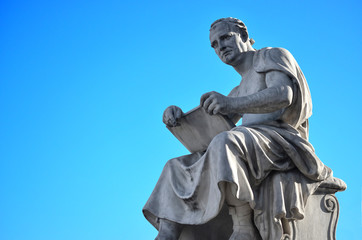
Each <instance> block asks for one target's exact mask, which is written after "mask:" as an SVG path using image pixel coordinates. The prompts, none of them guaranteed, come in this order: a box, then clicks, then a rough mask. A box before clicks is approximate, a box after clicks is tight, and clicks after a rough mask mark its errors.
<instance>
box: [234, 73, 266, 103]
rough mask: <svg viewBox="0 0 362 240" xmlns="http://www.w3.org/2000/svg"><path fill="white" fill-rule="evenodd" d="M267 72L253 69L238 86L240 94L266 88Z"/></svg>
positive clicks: (244, 94)
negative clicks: (258, 71)
mask: <svg viewBox="0 0 362 240" xmlns="http://www.w3.org/2000/svg"><path fill="white" fill-rule="evenodd" d="M266 87H267V86H266V83H265V74H263V73H257V72H255V71H251V72H250V73H248V74H247V75H246V76H245V77H244V78H243V79H242V81H241V83H240V85H239V88H238V96H240V97H241V96H247V95H250V94H253V93H257V92H260V91H261V90H264V89H265V88H266Z"/></svg>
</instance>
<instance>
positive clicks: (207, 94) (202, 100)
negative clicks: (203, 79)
mask: <svg viewBox="0 0 362 240" xmlns="http://www.w3.org/2000/svg"><path fill="white" fill-rule="evenodd" d="M210 94H211V92H208V93H205V94H203V95H202V96H201V98H200V106H203V105H204V102H205V100H206V99H207V98H208V97H209V96H210Z"/></svg>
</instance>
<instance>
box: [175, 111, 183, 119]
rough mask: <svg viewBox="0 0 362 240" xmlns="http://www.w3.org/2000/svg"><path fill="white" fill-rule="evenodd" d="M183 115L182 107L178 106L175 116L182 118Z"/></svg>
mask: <svg viewBox="0 0 362 240" xmlns="http://www.w3.org/2000/svg"><path fill="white" fill-rule="evenodd" d="M181 117H182V111H181V109H180V108H176V113H175V118H176V120H177V119H180V118H181Z"/></svg>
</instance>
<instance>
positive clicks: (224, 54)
mask: <svg viewBox="0 0 362 240" xmlns="http://www.w3.org/2000/svg"><path fill="white" fill-rule="evenodd" d="M230 53H231V50H227V51H225V52H224V53H223V54H222V56H223V57H226V56H227V55H229V54H230Z"/></svg>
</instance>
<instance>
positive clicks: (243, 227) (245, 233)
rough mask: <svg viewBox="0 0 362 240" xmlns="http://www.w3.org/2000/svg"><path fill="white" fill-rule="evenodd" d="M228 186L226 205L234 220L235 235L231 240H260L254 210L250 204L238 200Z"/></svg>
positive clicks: (228, 185)
mask: <svg viewBox="0 0 362 240" xmlns="http://www.w3.org/2000/svg"><path fill="white" fill-rule="evenodd" d="M230 187H231V185H230V184H227V186H226V203H227V205H228V207H229V214H230V215H231V218H232V220H233V234H232V235H231V237H230V238H229V240H240V239H242V240H260V239H261V237H260V235H259V232H258V230H257V228H256V227H255V224H254V221H253V210H252V209H251V208H250V205H249V203H248V202H243V201H240V200H239V199H237V198H236V197H235V196H234V195H233V194H232V193H231V190H230Z"/></svg>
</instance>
